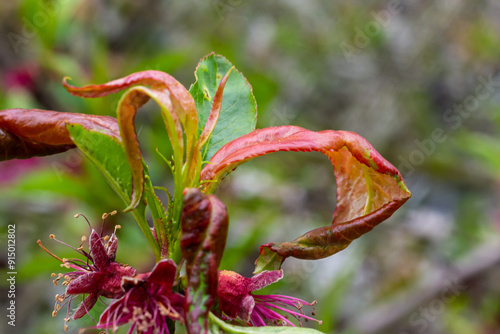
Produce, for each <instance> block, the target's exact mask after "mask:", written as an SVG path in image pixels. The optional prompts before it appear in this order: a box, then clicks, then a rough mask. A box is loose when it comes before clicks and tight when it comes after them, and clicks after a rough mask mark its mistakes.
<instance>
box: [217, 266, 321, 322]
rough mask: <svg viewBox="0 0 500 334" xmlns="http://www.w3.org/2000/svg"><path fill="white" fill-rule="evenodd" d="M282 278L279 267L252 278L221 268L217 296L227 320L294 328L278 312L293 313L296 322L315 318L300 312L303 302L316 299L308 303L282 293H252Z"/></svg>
mask: <svg viewBox="0 0 500 334" xmlns="http://www.w3.org/2000/svg"><path fill="white" fill-rule="evenodd" d="M282 277H283V271H282V270H274V271H264V272H262V273H260V274H257V275H255V276H253V277H251V278H246V277H243V276H241V275H240V274H238V273H235V272H234V271H228V270H222V271H220V272H219V286H218V295H219V299H220V305H221V308H222V311H223V312H224V313H225V315H226V316H227V317H228V318H229V319H231V320H232V319H236V318H237V319H240V320H242V321H244V322H246V323H247V324H248V325H249V326H266V325H268V324H270V325H284V326H288V325H289V326H294V327H295V325H294V324H293V323H292V322H291V321H290V320H288V318H287V316H285V315H282V314H280V313H278V312H277V311H282V312H285V313H287V314H289V315H292V316H293V317H295V318H296V319H297V320H299V325H302V321H301V319H304V320H305V321H308V320H314V321H318V320H316V319H314V318H311V317H309V316H306V315H305V314H304V313H303V312H302V306H303V305H308V306H314V305H315V304H316V302H312V303H308V302H306V301H304V300H302V299H298V298H294V297H289V296H282V295H254V294H252V292H253V291H256V290H260V289H262V288H264V287H266V286H268V285H270V284H272V283H275V282H277V281H279V280H280V279H281V278H282ZM313 310H314V309H313ZM313 315H314V311H313ZM319 323H321V321H319Z"/></svg>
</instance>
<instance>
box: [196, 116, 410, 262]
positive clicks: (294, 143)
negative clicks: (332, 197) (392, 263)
mask: <svg viewBox="0 0 500 334" xmlns="http://www.w3.org/2000/svg"><path fill="white" fill-rule="evenodd" d="M278 151H305V152H309V151H317V152H321V153H323V154H325V155H326V156H327V157H328V158H329V159H330V161H331V163H332V165H333V167H334V172H335V177H336V182H337V208H336V209H335V212H334V213H333V222H332V225H330V226H327V227H322V228H319V229H315V230H313V231H310V232H308V233H306V234H304V235H303V236H301V237H299V238H297V239H296V240H294V241H293V242H285V243H282V244H269V245H264V246H263V249H262V250H261V253H262V254H263V255H264V254H265V257H266V258H267V259H272V261H273V264H269V263H263V262H261V263H258V268H257V271H259V267H260V268H263V267H266V266H267V267H268V268H269V267H271V268H276V267H279V265H280V262H281V261H282V260H283V259H284V258H286V257H288V256H293V257H297V258H301V259H320V258H324V257H327V256H330V255H332V254H334V253H336V252H338V251H340V250H342V249H344V248H345V247H347V246H348V245H349V244H350V243H351V241H352V240H354V239H356V238H358V237H360V236H361V235H363V234H364V233H366V232H368V231H370V230H371V229H372V228H373V227H375V226H376V225H378V224H379V223H380V222H382V221H383V220H385V219H387V218H388V217H390V216H391V215H392V214H393V213H394V211H396V210H397V209H398V208H399V207H400V206H401V205H403V203H404V202H406V201H407V200H408V198H409V197H410V196H411V194H410V192H409V191H408V189H407V188H406V185H405V184H404V181H403V178H402V177H401V174H400V173H399V171H398V170H397V169H396V168H395V167H394V166H392V165H391V164H390V163H389V162H388V161H387V160H385V159H384V158H383V157H382V156H381V155H380V154H379V153H378V152H377V151H375V149H374V148H373V147H372V146H371V145H370V144H369V143H368V142H367V141H366V140H365V139H364V138H362V137H361V136H359V135H357V134H355V133H352V132H348V131H332V130H325V131H320V132H314V131H309V130H306V129H303V128H300V127H297V126H282V127H272V128H266V129H260V130H255V131H253V132H251V133H249V134H247V135H245V136H242V137H240V138H238V139H235V140H233V141H231V142H229V143H228V144H226V145H225V146H223V147H222V148H221V149H220V150H219V151H218V152H217V153H216V154H215V155H214V156H213V157H212V159H211V160H210V163H209V164H207V165H206V166H205V168H203V170H202V171H201V180H202V181H210V182H207V183H205V192H211V191H213V190H214V188H215V187H216V186H217V184H218V183H219V182H220V181H221V179H222V178H223V177H224V176H225V175H226V174H228V173H229V172H231V171H232V170H233V169H234V168H236V167H237V166H239V165H241V164H242V163H244V162H246V161H249V160H251V159H253V158H256V157H259V156H262V155H266V154H269V153H272V152H278ZM269 250H271V251H273V252H275V253H277V254H278V255H279V256H278V257H277V258H276V257H272V256H270V254H269V252H268V251H269Z"/></svg>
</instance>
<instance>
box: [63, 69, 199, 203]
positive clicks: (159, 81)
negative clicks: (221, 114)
mask: <svg viewBox="0 0 500 334" xmlns="http://www.w3.org/2000/svg"><path fill="white" fill-rule="evenodd" d="M63 85H64V87H65V88H66V90H68V92H70V93H71V94H73V95H76V96H81V97H102V96H106V95H109V94H113V93H116V92H118V91H121V90H124V89H128V88H130V87H132V86H136V87H133V88H131V89H130V90H129V91H128V92H127V94H125V95H124V96H123V97H122V99H121V100H120V103H119V106H118V116H117V117H118V122H119V125H120V133H121V135H122V138H123V144H124V147H125V152H126V154H127V159H128V162H129V165H130V168H131V170H132V180H133V182H132V184H133V190H132V195H131V201H130V206H129V207H127V208H126V209H125V211H130V210H132V209H134V208H135V207H137V205H138V204H139V202H140V200H141V197H142V194H143V192H144V168H143V165H142V154H141V151H140V148H139V142H138V140H137V134H136V131H135V124H134V120H135V115H136V113H137V110H138V109H139V108H140V107H141V106H142V105H144V103H146V102H147V101H148V100H149V98H150V97H151V98H153V99H155V100H156V102H157V103H158V104H159V105H160V106H161V108H162V116H163V119H164V121H165V124H166V128H167V131H168V134H169V138H170V140H171V142H172V147H173V148H174V152H176V153H175V154H176V155H177V159H176V161H177V162H178V163H179V164H180V163H182V160H183V156H182V155H183V153H184V147H186V152H187V159H190V158H191V156H192V155H193V154H194V147H195V138H196V136H197V131H198V116H197V113H196V106H195V103H194V100H193V98H192V97H191V95H190V94H189V92H188V91H187V90H186V88H184V86H182V85H181V84H180V83H179V82H178V81H177V80H175V79H174V78H173V77H172V76H170V75H168V74H167V73H164V72H160V71H143V72H137V73H133V74H131V75H129V76H126V77H124V78H121V79H117V80H114V81H110V82H108V83H105V84H101V85H89V86H84V87H74V86H71V85H69V84H68V83H67V82H66V78H65V79H64V80H63ZM137 85H147V86H150V88H147V87H144V86H137ZM183 128H184V132H185V134H186V146H184V142H183V140H184V139H183V133H182V129H183ZM177 168H181V166H177Z"/></svg>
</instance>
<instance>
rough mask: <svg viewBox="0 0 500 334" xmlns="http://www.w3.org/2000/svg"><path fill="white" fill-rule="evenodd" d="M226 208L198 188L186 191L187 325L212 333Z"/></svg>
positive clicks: (183, 240) (193, 332) (183, 226)
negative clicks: (210, 324) (212, 318)
mask: <svg viewBox="0 0 500 334" xmlns="http://www.w3.org/2000/svg"><path fill="white" fill-rule="evenodd" d="M227 229H228V217H227V212H226V207H225V206H224V204H223V203H222V202H221V201H220V200H219V199H218V198H217V197H215V196H214V195H205V194H203V193H202V192H201V191H200V190H199V189H198V188H186V189H185V190H184V204H183V207H182V218H181V230H182V237H181V252H182V256H183V257H184V259H185V260H186V274H187V279H188V285H187V288H186V306H185V309H186V328H187V331H188V333H191V334H198V333H208V330H209V327H208V313H209V312H210V308H211V307H212V306H213V305H214V303H215V301H216V299H217V284H218V268H219V264H220V261H221V259H222V253H223V252H224V247H225V245H226V237H227Z"/></svg>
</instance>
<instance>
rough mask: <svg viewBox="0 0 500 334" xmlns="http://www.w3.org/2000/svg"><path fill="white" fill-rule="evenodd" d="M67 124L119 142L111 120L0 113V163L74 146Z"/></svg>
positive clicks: (45, 112) (47, 113)
mask: <svg viewBox="0 0 500 334" xmlns="http://www.w3.org/2000/svg"><path fill="white" fill-rule="evenodd" d="M66 124H80V125H81V126H83V127H84V128H86V129H88V130H92V131H98V132H102V133H105V134H106V135H108V136H110V137H113V138H116V139H117V140H118V141H121V139H120V132H119V130H118V124H117V122H116V119H115V118H113V117H109V116H96V115H86V114H77V113H67V112H57V111H49V110H39V109H7V110H0V152H1V153H0V161H2V160H9V159H27V158H31V157H33V156H44V155H50V154H55V153H60V152H64V151H67V150H69V149H71V148H74V147H76V146H75V144H74V143H73V141H72V140H71V137H70V134H69V132H68V130H67V128H66Z"/></svg>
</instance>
